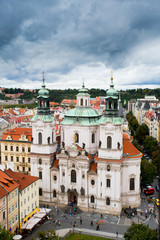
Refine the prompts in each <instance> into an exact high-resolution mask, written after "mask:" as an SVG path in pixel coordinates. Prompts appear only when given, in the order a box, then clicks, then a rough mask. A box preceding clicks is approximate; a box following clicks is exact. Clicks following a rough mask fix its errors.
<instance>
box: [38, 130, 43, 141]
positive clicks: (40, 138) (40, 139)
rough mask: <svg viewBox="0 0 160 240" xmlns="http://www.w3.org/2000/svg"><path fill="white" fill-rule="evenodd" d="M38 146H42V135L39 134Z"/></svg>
mask: <svg viewBox="0 0 160 240" xmlns="http://www.w3.org/2000/svg"><path fill="white" fill-rule="evenodd" d="M38 144H42V133H41V132H39V133H38Z"/></svg>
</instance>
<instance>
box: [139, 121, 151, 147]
mask: <svg viewBox="0 0 160 240" xmlns="http://www.w3.org/2000/svg"><path fill="white" fill-rule="evenodd" d="M147 135H149V128H148V126H147V125H146V124H145V123H142V124H141V125H140V126H139V127H138V128H137V130H136V139H137V140H138V142H139V143H140V144H143V142H144V140H145V138H146V136H147Z"/></svg>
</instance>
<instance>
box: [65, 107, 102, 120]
mask: <svg viewBox="0 0 160 240" xmlns="http://www.w3.org/2000/svg"><path fill="white" fill-rule="evenodd" d="M99 116H101V114H100V113H99V111H98V110H97V109H94V108H91V107H76V108H73V109H71V110H69V111H68V112H67V113H66V115H65V117H75V118H76V117H99Z"/></svg>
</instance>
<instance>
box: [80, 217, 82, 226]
mask: <svg viewBox="0 0 160 240" xmlns="http://www.w3.org/2000/svg"><path fill="white" fill-rule="evenodd" d="M80 224H81V225H82V218H81V217H80Z"/></svg>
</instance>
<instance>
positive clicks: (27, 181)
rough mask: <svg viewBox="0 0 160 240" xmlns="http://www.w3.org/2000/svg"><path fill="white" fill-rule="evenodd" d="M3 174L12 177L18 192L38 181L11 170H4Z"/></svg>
mask: <svg viewBox="0 0 160 240" xmlns="http://www.w3.org/2000/svg"><path fill="white" fill-rule="evenodd" d="M5 173H7V174H8V175H9V176H10V177H12V178H13V179H14V180H15V181H16V182H17V183H18V184H19V189H20V190H23V189H24V188H26V187H28V186H29V185H31V184H32V183H33V182H35V181H37V180H38V179H39V178H38V177H33V176H30V175H25V174H23V173H19V172H13V171H12V170H11V169H7V170H5Z"/></svg>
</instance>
